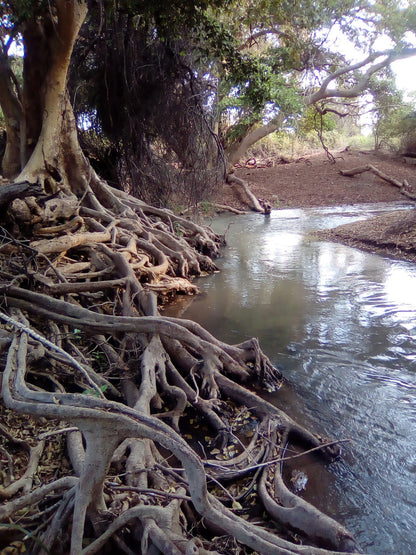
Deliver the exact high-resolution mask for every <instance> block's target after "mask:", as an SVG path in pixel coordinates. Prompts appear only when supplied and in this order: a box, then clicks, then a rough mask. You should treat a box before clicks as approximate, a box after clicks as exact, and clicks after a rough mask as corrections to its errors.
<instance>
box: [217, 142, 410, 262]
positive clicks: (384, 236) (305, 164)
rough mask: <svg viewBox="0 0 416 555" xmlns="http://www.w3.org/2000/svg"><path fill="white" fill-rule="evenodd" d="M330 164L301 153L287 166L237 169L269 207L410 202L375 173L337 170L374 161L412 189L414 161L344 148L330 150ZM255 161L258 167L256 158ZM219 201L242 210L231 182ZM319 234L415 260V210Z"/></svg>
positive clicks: (373, 163) (242, 203)
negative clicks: (332, 160) (353, 173)
mask: <svg viewBox="0 0 416 555" xmlns="http://www.w3.org/2000/svg"><path fill="white" fill-rule="evenodd" d="M334 156H335V159H336V163H335V164H333V163H330V162H329V161H328V159H327V157H326V155H325V153H319V154H315V155H311V156H305V157H303V158H301V159H300V160H298V161H296V162H292V163H290V164H278V165H275V166H274V167H250V168H247V167H242V168H237V169H236V171H235V173H236V175H237V176H238V177H241V178H243V179H245V180H246V181H247V182H248V183H249V185H250V188H251V190H252V191H253V192H254V194H255V195H256V196H257V197H258V198H260V199H263V200H265V201H268V202H269V203H270V204H271V206H272V208H274V209H276V208H297V207H308V206H336V205H343V204H346V205H348V204H349V205H351V204H357V203H374V202H391V201H401V202H403V201H404V202H406V201H408V202H409V205H410V206H411V205H412V204H414V203H412V202H411V201H410V199H408V198H407V197H406V196H404V195H403V194H402V193H401V192H400V190H399V189H398V188H397V187H395V186H393V185H390V184H389V183H387V182H385V181H383V180H382V179H381V178H379V177H377V176H376V175H374V174H372V173H370V172H365V173H362V174H359V175H356V176H354V177H346V176H343V175H341V174H340V173H339V172H340V170H346V169H352V168H355V167H358V166H364V165H368V164H372V165H373V166H375V167H376V168H378V169H379V170H381V171H382V172H383V173H385V174H387V175H389V176H391V177H394V178H395V179H398V180H400V181H403V180H405V179H406V180H407V181H408V182H409V184H410V185H411V186H412V185H413V187H416V165H412V164H409V163H405V161H404V159H403V158H400V157H395V156H392V155H390V154H386V153H374V152H364V151H347V152H339V153H334ZM259 165H262V163H261V162H259ZM218 202H220V203H221V204H229V205H231V206H233V207H235V208H241V209H246V208H247V206H246V205H245V204H244V202H243V201H242V200H240V199H238V198H237V197H236V194H235V193H234V192H233V191H232V189H231V187H230V186H229V185H225V186H224V189H223V190H222V191H221V194H220V196H219V199H218ZM320 236H321V237H325V238H329V239H331V240H335V241H341V242H343V243H346V244H351V245H353V246H357V247H360V248H363V249H366V250H371V251H375V252H379V253H381V254H386V255H389V256H394V257H396V258H401V259H406V260H412V261H416V216H413V211H411V213H410V212H408V211H407V212H399V213H397V212H396V213H394V214H388V215H384V216H380V217H377V218H374V219H371V220H369V221H367V222H359V223H357V224H348V225H346V226H340V227H339V228H336V229H335V230H330V231H326V232H322V233H321V234H320Z"/></svg>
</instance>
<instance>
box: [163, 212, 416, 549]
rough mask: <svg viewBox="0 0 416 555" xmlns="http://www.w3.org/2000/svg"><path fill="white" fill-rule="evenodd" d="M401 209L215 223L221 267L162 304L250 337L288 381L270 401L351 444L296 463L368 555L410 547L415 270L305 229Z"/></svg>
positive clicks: (414, 485)
mask: <svg viewBox="0 0 416 555" xmlns="http://www.w3.org/2000/svg"><path fill="white" fill-rule="evenodd" d="M403 208H406V205H403V204H402V203H398V202H396V203H390V204H382V205H374V204H371V205H357V206H353V207H350V206H349V207H345V206H343V207H329V208H309V209H285V210H276V211H273V212H272V214H271V215H270V217H263V216H259V215H257V214H253V215H244V216H239V217H236V216H221V217H218V218H217V219H216V220H215V221H214V222H212V225H213V227H215V229H216V231H221V232H225V233H226V237H227V243H228V246H227V248H226V249H225V250H224V254H223V257H222V258H221V259H220V260H219V263H218V265H219V266H220V268H221V272H220V273H219V274H215V275H213V276H210V277H207V278H203V279H199V280H198V281H197V285H198V287H199V288H200V289H201V290H202V294H201V295H200V296H198V297H196V298H194V299H193V300H190V299H189V298H186V299H184V300H183V301H181V302H179V303H176V305H175V307H174V308H171V309H170V311H171V313H172V310H173V311H174V313H176V314H181V315H182V316H184V317H186V318H190V319H193V320H196V321H198V322H199V323H201V324H202V325H204V326H205V327H206V328H207V329H208V330H209V331H211V332H212V333H213V334H214V335H215V336H216V337H218V338H219V339H222V340H224V341H227V342H229V343H239V342H241V341H243V340H244V339H246V338H248V337H252V336H255V337H258V338H259V340H260V344H261V346H262V349H263V350H264V351H265V352H266V353H267V355H268V356H269V357H270V359H271V360H272V362H273V363H274V364H277V365H278V366H279V367H280V368H282V370H283V373H284V376H285V377H286V379H287V384H286V385H285V386H284V387H283V388H282V389H280V390H279V391H278V392H277V393H275V394H273V395H268V396H267V398H268V400H270V401H271V402H273V403H275V404H276V405H277V406H279V407H281V408H283V409H284V410H285V411H286V412H287V413H288V414H290V415H291V416H293V417H294V418H295V419H296V420H297V421H299V422H300V423H302V424H304V425H306V426H307V427H309V428H310V429H312V430H314V431H315V432H317V433H320V434H324V435H326V436H328V437H330V438H335V439H342V440H349V441H347V442H345V443H343V454H344V456H343V457H342V459H341V460H340V461H338V462H336V463H333V464H331V465H329V467H328V468H325V467H322V466H320V465H316V463H314V462H312V461H308V462H306V461H304V463H303V466H302V468H300V470H302V472H305V474H306V477H307V482H306V487H305V490H304V491H303V492H302V493H303V495H305V497H306V498H309V499H311V500H312V501H314V502H315V503H316V504H317V505H318V506H320V508H322V509H324V510H326V512H328V513H329V514H331V516H333V517H335V518H336V519H338V520H339V521H341V522H342V523H343V524H344V525H345V526H346V527H347V528H348V529H349V530H350V531H351V532H352V533H353V534H354V535H355V537H356V539H357V540H358V542H359V544H360V546H361V548H362V549H363V550H365V551H366V552H367V553H370V554H377V555H381V554H391V555H399V554H403V555H408V554H412V553H414V552H415V547H414V546H415V545H416V451H415V444H416V265H414V264H412V263H407V262H401V261H395V260H392V259H389V258H384V257H381V256H379V255H376V254H371V253H367V252H362V251H360V250H357V249H354V248H351V247H347V246H344V245H342V244H337V243H329V242H325V241H321V240H316V239H315V238H314V237H313V232H314V231H316V230H322V229H328V228H332V227H335V226H337V225H341V224H343V223H350V222H353V221H359V220H364V219H367V218H369V217H371V216H372V215H375V214H382V213H383V212H388V211H391V210H395V209H403ZM322 484H325V487H323V486H322Z"/></svg>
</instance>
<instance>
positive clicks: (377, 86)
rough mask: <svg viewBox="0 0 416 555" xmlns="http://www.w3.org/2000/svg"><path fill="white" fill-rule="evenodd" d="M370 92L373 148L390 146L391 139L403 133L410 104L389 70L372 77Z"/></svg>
mask: <svg viewBox="0 0 416 555" xmlns="http://www.w3.org/2000/svg"><path fill="white" fill-rule="evenodd" d="M370 90H371V94H372V97H373V102H374V109H373V110H374V112H373V134H374V142H375V148H376V149H378V148H380V147H381V146H384V147H386V146H387V147H388V146H391V145H392V144H393V143H392V140H394V139H395V138H398V137H400V136H402V135H403V131H404V129H403V121H404V118H405V117H406V115H407V114H409V113H410V112H411V106H410V104H409V103H408V102H405V101H404V99H403V93H402V92H401V91H398V90H397V88H396V85H395V82H394V77H393V75H392V72H391V70H388V69H386V70H385V71H384V73H383V74H382V75H379V76H377V77H375V78H373V79H372V82H371V89H370Z"/></svg>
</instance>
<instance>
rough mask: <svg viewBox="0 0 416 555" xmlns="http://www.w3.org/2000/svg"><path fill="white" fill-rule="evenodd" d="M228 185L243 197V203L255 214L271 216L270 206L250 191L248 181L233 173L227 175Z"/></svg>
mask: <svg viewBox="0 0 416 555" xmlns="http://www.w3.org/2000/svg"><path fill="white" fill-rule="evenodd" d="M227 183H229V184H230V185H232V186H233V187H234V189H235V190H236V191H237V192H238V194H239V195H240V196H241V198H242V200H243V202H245V203H246V204H247V205H248V206H249V207H250V208H251V210H254V212H261V213H262V214H270V212H271V206H270V204H269V203H268V202H264V201H261V200H260V199H258V198H257V197H256V195H255V194H254V193H253V192H252V191H250V187H249V186H248V183H247V181H245V180H244V179H241V178H240V177H237V176H236V175H234V174H232V173H231V174H228V175H227Z"/></svg>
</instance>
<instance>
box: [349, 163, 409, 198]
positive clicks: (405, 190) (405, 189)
mask: <svg viewBox="0 0 416 555" xmlns="http://www.w3.org/2000/svg"><path fill="white" fill-rule="evenodd" d="M364 172H371V173H373V174H374V175H377V176H378V177H380V179H383V180H384V181H387V183H390V184H391V185H394V186H395V187H398V188H399V189H400V192H401V193H402V195H405V196H406V197H408V198H410V199H412V200H414V199H416V191H415V190H414V188H413V187H412V186H411V185H410V184H409V182H408V181H407V180H406V179H404V180H403V181H399V180H398V179H395V178H394V177H391V176H389V175H387V174H385V173H383V172H382V171H380V170H379V169H378V168H376V167H375V166H373V165H372V164H367V165H366V166H359V167H358V168H352V169H351V170H340V172H339V173H340V174H341V175H345V176H346V177H353V176H354V175H358V174H360V173H364Z"/></svg>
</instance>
